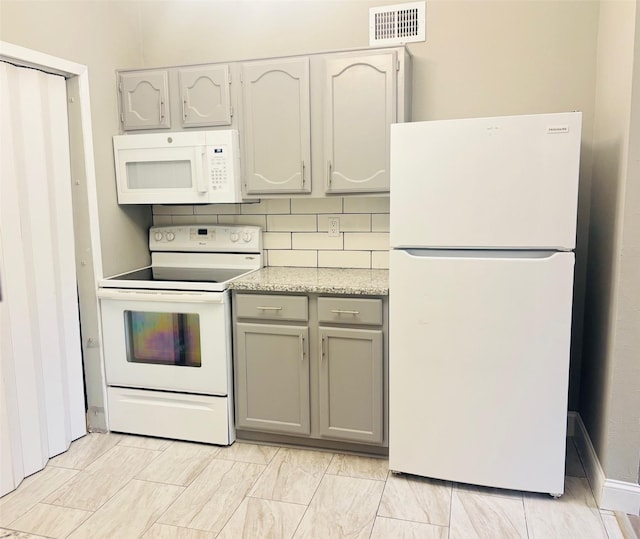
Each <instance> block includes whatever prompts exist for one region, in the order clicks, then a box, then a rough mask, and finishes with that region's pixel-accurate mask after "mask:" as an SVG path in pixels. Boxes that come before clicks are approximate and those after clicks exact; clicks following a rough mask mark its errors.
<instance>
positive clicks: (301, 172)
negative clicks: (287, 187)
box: [300, 161, 305, 185]
mask: <svg viewBox="0 0 640 539" xmlns="http://www.w3.org/2000/svg"><path fill="white" fill-rule="evenodd" d="M300 174H302V185H304V182H305V180H304V161H302V162H301V163H300Z"/></svg>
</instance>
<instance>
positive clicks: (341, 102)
mask: <svg viewBox="0 0 640 539" xmlns="http://www.w3.org/2000/svg"><path fill="white" fill-rule="evenodd" d="M396 56H397V55H396V52H395V51H385V52H379V53H373V52H372V53H371V54H362V55H358V56H354V55H352V54H348V55H341V54H332V55H327V56H326V57H325V58H324V77H325V93H324V107H323V108H324V158H325V162H324V163H323V164H324V166H325V174H326V176H325V178H326V191H327V192H328V193H354V192H363V193H366V192H382V191H388V190H389V151H390V145H389V131H390V130H389V126H390V125H391V124H392V123H394V122H395V121H396V117H397V114H396V112H397V69H398V61H397V57H396Z"/></svg>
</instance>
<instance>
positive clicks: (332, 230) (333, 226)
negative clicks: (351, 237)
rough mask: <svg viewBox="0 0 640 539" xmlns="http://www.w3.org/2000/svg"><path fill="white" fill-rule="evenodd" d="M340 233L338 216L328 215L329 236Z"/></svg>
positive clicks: (332, 236) (336, 235)
mask: <svg viewBox="0 0 640 539" xmlns="http://www.w3.org/2000/svg"><path fill="white" fill-rule="evenodd" d="M339 235H340V218H339V217H329V237H330V238H337V237H338V236H339Z"/></svg>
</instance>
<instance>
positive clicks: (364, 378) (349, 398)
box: [319, 327, 383, 444]
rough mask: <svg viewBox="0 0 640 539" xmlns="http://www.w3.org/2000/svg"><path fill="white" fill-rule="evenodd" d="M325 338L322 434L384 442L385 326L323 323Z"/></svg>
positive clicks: (322, 351) (323, 348)
mask: <svg viewBox="0 0 640 539" xmlns="http://www.w3.org/2000/svg"><path fill="white" fill-rule="evenodd" d="M320 340H321V352H320V354H321V355H320V377H319V392H320V393H319V401H320V434H321V435H322V436H323V437H324V436H326V437H330V438H337V439H341V440H348V441H353V442H368V443H372V444H379V443H381V442H382V435H383V387H382V384H383V349H382V330H365V329H352V328H326V327H321V328H320Z"/></svg>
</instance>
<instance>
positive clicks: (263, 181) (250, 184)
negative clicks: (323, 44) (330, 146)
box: [242, 58, 311, 194]
mask: <svg viewBox="0 0 640 539" xmlns="http://www.w3.org/2000/svg"><path fill="white" fill-rule="evenodd" d="M242 99H243V115H244V131H245V135H244V136H245V165H246V178H247V193H251V194H254V193H256V194H259V193H306V192H309V191H310V190H311V182H310V181H309V178H310V174H311V168H310V165H311V142H310V141H311V138H310V131H309V129H310V108H309V59H308V58H294V59H278V60H267V61H260V62H247V63H244V64H242Z"/></svg>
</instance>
